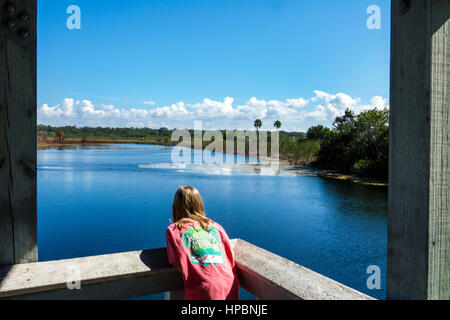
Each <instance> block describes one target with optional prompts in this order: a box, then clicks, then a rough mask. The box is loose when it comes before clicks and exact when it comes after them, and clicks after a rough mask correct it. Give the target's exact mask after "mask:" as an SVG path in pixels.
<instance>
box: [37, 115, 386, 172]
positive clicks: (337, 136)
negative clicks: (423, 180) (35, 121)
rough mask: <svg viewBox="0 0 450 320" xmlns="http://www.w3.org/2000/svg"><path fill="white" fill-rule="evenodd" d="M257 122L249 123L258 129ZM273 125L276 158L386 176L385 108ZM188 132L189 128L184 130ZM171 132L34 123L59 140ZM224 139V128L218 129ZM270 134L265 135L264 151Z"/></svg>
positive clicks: (153, 136) (163, 137)
mask: <svg viewBox="0 0 450 320" xmlns="http://www.w3.org/2000/svg"><path fill="white" fill-rule="evenodd" d="M262 125H263V122H262V121H261V120H260V119H257V120H255V121H254V126H255V128H256V130H257V132H258V133H259V130H260V128H261V127H262ZM273 126H274V127H275V128H276V129H277V130H278V131H279V136H280V156H281V158H282V159H283V160H288V161H290V162H291V163H293V164H297V165H306V166H308V165H311V166H314V167H317V168H319V169H325V170H334V171H337V172H342V173H358V174H360V175H367V176H375V177H382V178H386V177H387V176H388V159H389V111H388V110H387V109H384V110H377V109H374V110H368V111H365V112H362V113H360V114H359V115H356V114H355V113H354V112H352V111H350V110H346V111H345V113H344V115H343V116H340V117H336V119H335V121H334V123H333V125H332V127H331V128H327V127H324V126H322V125H318V126H314V127H311V128H310V129H309V130H308V131H307V132H306V133H304V132H286V131H280V129H281V127H282V123H281V121H279V120H277V121H275V123H274V124H273ZM189 131H190V132H191V135H192V136H193V132H194V131H193V130H189ZM173 132H174V130H170V129H168V128H160V129H150V128H104V127H96V128H93V127H77V126H64V127H52V126H47V125H39V126H38V136H39V137H40V138H41V139H42V138H44V139H53V141H54V142H57V143H61V144H62V143H63V140H64V139H79V140H80V141H81V142H82V143H84V142H87V141H88V140H130V141H138V140H139V141H144V142H149V143H150V142H152V143H159V144H174V143H176V142H172V141H171V136H172V134H173ZM222 132H223V135H224V140H225V139H226V131H225V130H223V131H222ZM270 141H271V135H270V133H269V141H268V143H269V150H270Z"/></svg>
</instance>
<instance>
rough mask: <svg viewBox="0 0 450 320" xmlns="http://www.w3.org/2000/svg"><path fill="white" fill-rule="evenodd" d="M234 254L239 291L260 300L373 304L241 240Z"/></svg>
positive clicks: (347, 288) (321, 277)
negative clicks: (366, 302) (355, 301)
mask: <svg viewBox="0 0 450 320" xmlns="http://www.w3.org/2000/svg"><path fill="white" fill-rule="evenodd" d="M234 254H235V260H236V264H237V266H238V274H239V280H240V282H241V287H243V288H244V289H246V290H247V291H248V292H250V293H252V294H253V295H255V296H256V297H258V298H259V299H262V300H373V298H371V297H369V296H367V295H365V294H363V293H361V292H358V291H356V290H354V289H352V288H349V287H347V286H345V285H343V284H341V283H339V282H336V281H334V280H332V279H329V278H327V277H325V276H323V275H321V274H318V273H316V272H314V271H312V270H309V269H307V268H305V267H302V266H300V265H298V264H296V263H294V262H292V261H289V260H287V259H285V258H282V257H280V256H278V255H276V254H273V253H271V252H269V251H266V250H264V249H261V248H258V247H256V246H254V245H252V244H250V243H248V242H245V241H243V240H237V242H236V244H235V247H234Z"/></svg>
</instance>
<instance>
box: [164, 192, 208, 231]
mask: <svg viewBox="0 0 450 320" xmlns="http://www.w3.org/2000/svg"><path fill="white" fill-rule="evenodd" d="M172 217H173V221H174V223H175V224H176V226H177V228H178V229H180V230H181V229H183V227H184V226H185V225H186V224H187V223H190V222H192V221H194V222H196V223H198V224H199V225H200V226H201V227H202V228H203V230H205V231H209V227H210V226H211V224H212V223H213V221H212V220H211V219H208V218H207V217H206V214H205V208H204V205H203V200H202V197H201V196H200V193H199V192H198V190H197V189H195V188H194V187H180V188H179V189H178V190H177V192H176V193H175V198H174V199H173V205H172Z"/></svg>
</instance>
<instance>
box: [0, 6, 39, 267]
mask: <svg viewBox="0 0 450 320" xmlns="http://www.w3.org/2000/svg"><path fill="white" fill-rule="evenodd" d="M36 188H37V187H36V0H11V1H7V0H0V265H10V264H18V263H27V262H33V261H36V260H37V231H36V229H37V222H36V221H37V217H36Z"/></svg>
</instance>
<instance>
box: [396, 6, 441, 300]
mask: <svg viewBox="0 0 450 320" xmlns="http://www.w3.org/2000/svg"><path fill="white" fill-rule="evenodd" d="M391 50H392V52H391V54H392V57H391V103H390V107H391V117H390V119H391V120H390V121H391V123H390V131H391V133H390V168H389V171H390V172H389V240H388V275H387V285H388V288H387V297H388V299H450V290H449V286H450V277H449V271H450V265H449V263H450V255H449V247H450V238H449V212H450V205H449V201H450V194H449V193H450V188H449V177H450V171H449V149H450V142H449V133H450V131H449V121H450V112H449V111H450V82H449V81H450V80H449V74H450V1H448V0H413V1H411V0H393V1H392V48H391Z"/></svg>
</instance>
